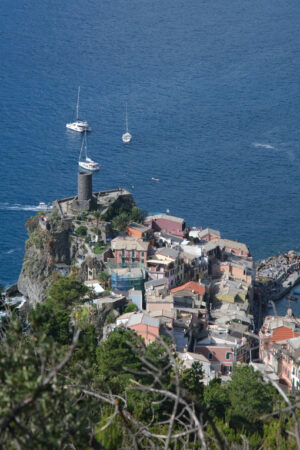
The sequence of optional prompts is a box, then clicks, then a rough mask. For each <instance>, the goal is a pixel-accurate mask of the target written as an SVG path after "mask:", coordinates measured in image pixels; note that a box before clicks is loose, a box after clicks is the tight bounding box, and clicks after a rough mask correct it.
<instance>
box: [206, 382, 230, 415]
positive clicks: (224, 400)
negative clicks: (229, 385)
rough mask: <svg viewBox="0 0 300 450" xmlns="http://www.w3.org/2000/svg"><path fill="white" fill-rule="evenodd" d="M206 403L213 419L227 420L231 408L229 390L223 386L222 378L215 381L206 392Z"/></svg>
mask: <svg viewBox="0 0 300 450" xmlns="http://www.w3.org/2000/svg"><path fill="white" fill-rule="evenodd" d="M204 402H205V405H206V408H207V409H208V414H209V415H210V416H211V417H218V418H221V419H224V418H225V413H226V410H227V409H228V408H229V406H230V401H229V396H228V391H227V389H224V386H222V385H221V380H220V378H215V379H213V380H212V381H211V382H210V383H209V385H208V386H207V387H206V388H205V390H204Z"/></svg>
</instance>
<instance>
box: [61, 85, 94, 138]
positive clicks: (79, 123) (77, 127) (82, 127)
mask: <svg viewBox="0 0 300 450" xmlns="http://www.w3.org/2000/svg"><path fill="white" fill-rule="evenodd" d="M79 98H80V86H79V88H78V94H77V104H76V120H75V122H71V123H67V124H66V127H67V128H69V130H73V131H79V133H83V132H84V131H91V128H90V127H89V124H88V123H87V121H86V120H80V119H79Z"/></svg>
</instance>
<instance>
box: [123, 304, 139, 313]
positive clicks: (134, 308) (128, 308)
mask: <svg viewBox="0 0 300 450" xmlns="http://www.w3.org/2000/svg"><path fill="white" fill-rule="evenodd" d="M138 310H139V308H138V307H137V306H136V304H135V303H130V304H129V305H127V306H126V308H125V309H124V313H130V312H135V311H138Z"/></svg>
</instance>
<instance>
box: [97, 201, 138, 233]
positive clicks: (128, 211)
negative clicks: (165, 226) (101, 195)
mask: <svg viewBox="0 0 300 450" xmlns="http://www.w3.org/2000/svg"><path fill="white" fill-rule="evenodd" d="M103 219H104V220H105V221H107V222H111V223H112V227H113V228H114V229H116V230H120V231H124V230H125V229H126V227H127V225H128V224H129V223H130V222H132V221H134V222H141V221H142V219H143V213H142V212H141V210H140V209H139V208H138V207H137V206H136V205H135V204H134V203H133V200H132V199H126V200H124V199H122V198H119V199H118V200H117V201H116V202H115V203H114V204H113V205H111V206H110V207H109V208H108V210H107V212H106V213H105V215H104V216H103Z"/></svg>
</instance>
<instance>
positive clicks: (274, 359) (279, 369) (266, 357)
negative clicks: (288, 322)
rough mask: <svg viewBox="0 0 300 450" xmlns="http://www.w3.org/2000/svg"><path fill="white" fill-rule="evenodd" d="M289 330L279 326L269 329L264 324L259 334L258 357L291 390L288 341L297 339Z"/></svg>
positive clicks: (291, 366) (290, 364)
mask: <svg viewBox="0 0 300 450" xmlns="http://www.w3.org/2000/svg"><path fill="white" fill-rule="evenodd" d="M299 336H300V334H297V333H295V332H294V331H293V330H292V329H291V328H288V327H286V326H279V327H277V328H270V327H268V326H267V324H264V325H263V327H262V329H261V330H260V332H259V337H260V340H259V357H260V359H261V360H262V361H263V363H264V364H266V365H267V366H269V367H271V368H272V370H273V371H274V372H275V373H276V374H277V375H278V376H279V378H280V381H281V382H282V383H284V384H285V385H287V386H288V387H289V388H290V389H291V388H292V375H293V373H292V369H293V358H292V355H291V353H290V352H289V340H290V339H293V338H295V337H299Z"/></svg>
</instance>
